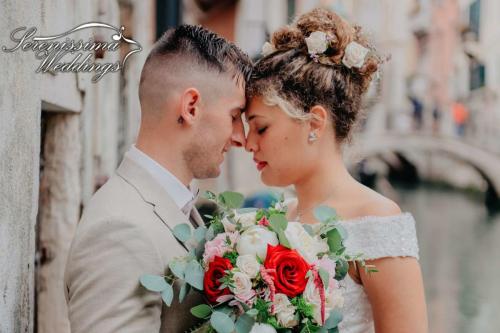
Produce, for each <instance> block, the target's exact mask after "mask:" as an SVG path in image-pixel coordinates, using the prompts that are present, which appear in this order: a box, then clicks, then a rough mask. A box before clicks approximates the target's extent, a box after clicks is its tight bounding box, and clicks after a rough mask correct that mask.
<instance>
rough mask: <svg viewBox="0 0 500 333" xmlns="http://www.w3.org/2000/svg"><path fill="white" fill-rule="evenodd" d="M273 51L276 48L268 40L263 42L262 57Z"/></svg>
mask: <svg viewBox="0 0 500 333" xmlns="http://www.w3.org/2000/svg"><path fill="white" fill-rule="evenodd" d="M274 52H276V48H275V47H274V45H273V44H271V43H269V42H265V43H264V45H262V55H263V56H264V57H265V56H268V55H270V54H272V53H274Z"/></svg>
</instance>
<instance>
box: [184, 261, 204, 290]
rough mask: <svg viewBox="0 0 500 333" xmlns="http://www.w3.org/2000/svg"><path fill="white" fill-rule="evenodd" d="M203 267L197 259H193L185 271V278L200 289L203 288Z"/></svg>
mask: <svg viewBox="0 0 500 333" xmlns="http://www.w3.org/2000/svg"><path fill="white" fill-rule="evenodd" d="M203 274H204V271H203V267H201V265H200V263H199V262H198V261H196V260H192V261H190V262H189V263H188V264H187V267H186V270H185V272H184V277H185V278H184V279H185V280H186V282H187V283H189V284H190V285H191V286H193V287H195V288H196V289H198V290H203Z"/></svg>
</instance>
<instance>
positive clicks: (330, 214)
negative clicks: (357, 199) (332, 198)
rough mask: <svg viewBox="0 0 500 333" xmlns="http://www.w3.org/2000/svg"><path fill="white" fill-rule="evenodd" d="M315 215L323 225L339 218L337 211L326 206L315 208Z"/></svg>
mask: <svg viewBox="0 0 500 333" xmlns="http://www.w3.org/2000/svg"><path fill="white" fill-rule="evenodd" d="M313 214H314V217H315V218H316V219H317V220H318V221H320V222H321V223H327V222H328V221H331V220H334V219H335V218H336V216H337V212H336V211H335V209H333V208H332V207H328V206H324V205H322V206H318V207H316V208H314V212H313Z"/></svg>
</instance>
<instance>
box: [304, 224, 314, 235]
mask: <svg viewBox="0 0 500 333" xmlns="http://www.w3.org/2000/svg"><path fill="white" fill-rule="evenodd" d="M302 227H303V228H304V229H305V231H307V233H308V234H309V236H312V237H314V236H316V235H315V234H314V230H313V228H312V227H311V226H310V225H309V224H305V223H303V224H302Z"/></svg>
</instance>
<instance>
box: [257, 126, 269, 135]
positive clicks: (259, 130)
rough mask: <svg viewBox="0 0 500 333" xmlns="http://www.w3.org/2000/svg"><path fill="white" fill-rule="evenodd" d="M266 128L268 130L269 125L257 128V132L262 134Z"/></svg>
mask: <svg viewBox="0 0 500 333" xmlns="http://www.w3.org/2000/svg"><path fill="white" fill-rule="evenodd" d="M266 130H267V126H265V127H261V128H259V129H257V133H259V134H260V135H261V134H264V132H265V131H266Z"/></svg>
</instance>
